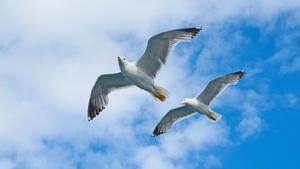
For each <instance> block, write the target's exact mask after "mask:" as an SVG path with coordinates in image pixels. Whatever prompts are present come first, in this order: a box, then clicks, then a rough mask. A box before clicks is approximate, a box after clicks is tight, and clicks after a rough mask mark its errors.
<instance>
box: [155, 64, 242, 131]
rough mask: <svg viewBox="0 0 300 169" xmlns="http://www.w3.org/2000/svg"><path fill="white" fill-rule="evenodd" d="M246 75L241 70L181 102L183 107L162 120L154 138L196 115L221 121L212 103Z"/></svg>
mask: <svg viewBox="0 0 300 169" xmlns="http://www.w3.org/2000/svg"><path fill="white" fill-rule="evenodd" d="M244 74H245V73H244V71H242V70H241V71H238V72H234V73H230V74H227V75H225V76H221V77H218V78H216V79H214V80H212V81H210V82H209V83H208V85H207V86H206V88H205V89H204V90H203V91H202V93H201V94H200V95H199V96H197V97H196V98H188V99H183V101H182V102H181V103H182V104H183V106H181V107H177V108H175V109H172V110H170V111H168V112H167V114H166V115H165V116H164V117H163V118H162V119H161V120H160V122H159V123H158V124H157V126H156V127H155V129H154V131H153V136H158V135H160V134H163V133H165V132H167V130H168V129H170V128H171V126H172V125H173V124H174V123H175V122H176V121H179V120H182V119H184V118H186V117H188V116H190V115H193V114H196V113H200V114H204V115H206V116H207V117H208V118H210V119H211V120H212V121H215V122H217V121H219V120H220V119H221V118H222V115H220V114H218V113H216V112H214V111H212V110H211V109H210V105H211V103H212V102H213V100H214V99H215V98H216V97H217V96H218V95H219V94H220V93H221V92H222V91H224V90H225V89H226V88H227V86H229V85H235V84H237V83H238V81H239V80H240V79H241V78H242V77H243V76H244Z"/></svg>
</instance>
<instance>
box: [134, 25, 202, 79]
mask: <svg viewBox="0 0 300 169" xmlns="http://www.w3.org/2000/svg"><path fill="white" fill-rule="evenodd" d="M201 29H202V28H185V29H176V30H172V31H168V32H163V33H160V34H157V35H154V36H153V37H151V38H150V39H149V40H148V45H147V48H146V51H145V53H144V55H143V56H142V57H141V59H140V60H138V61H137V63H136V65H137V66H138V67H139V68H140V69H142V70H143V71H144V72H145V73H147V74H148V75H149V76H151V77H152V78H154V77H155V76H156V74H157V72H158V71H159V69H160V67H161V66H162V65H163V64H165V63H166V59H167V56H168V54H169V53H170V51H171V49H172V48H173V47H174V46H175V45H176V44H177V42H180V41H184V40H191V39H192V38H193V37H194V36H196V35H197V34H198V32H199V31H200V30H201Z"/></svg>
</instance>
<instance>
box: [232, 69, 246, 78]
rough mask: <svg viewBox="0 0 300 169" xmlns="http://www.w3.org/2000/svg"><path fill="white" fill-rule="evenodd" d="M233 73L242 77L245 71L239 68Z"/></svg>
mask: <svg viewBox="0 0 300 169" xmlns="http://www.w3.org/2000/svg"><path fill="white" fill-rule="evenodd" d="M233 74H236V75H239V77H240V78H242V77H243V76H244V75H245V74H246V73H245V71H244V70H240V71H238V72H234V73H233Z"/></svg>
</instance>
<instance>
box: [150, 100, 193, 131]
mask: <svg viewBox="0 0 300 169" xmlns="http://www.w3.org/2000/svg"><path fill="white" fill-rule="evenodd" d="M193 113H195V112H194V111H193V110H191V109H189V108H188V107H186V106H182V107H178V108H175V109H172V110H170V111H168V113H167V114H166V115H165V116H164V117H163V118H162V119H161V120H160V122H159V123H158V124H157V126H156V127H155V129H154V131H153V135H154V136H158V135H160V134H163V133H165V132H167V130H168V129H170V128H171V127H172V125H173V124H174V123H175V122H176V121H178V120H182V119H183V118H184V117H186V116H188V115H191V114H193Z"/></svg>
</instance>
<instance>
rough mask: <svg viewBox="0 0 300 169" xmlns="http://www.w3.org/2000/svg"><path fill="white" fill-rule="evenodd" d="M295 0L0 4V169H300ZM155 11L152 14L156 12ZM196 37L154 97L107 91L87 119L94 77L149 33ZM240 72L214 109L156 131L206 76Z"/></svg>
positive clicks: (299, 5)
mask: <svg viewBox="0 0 300 169" xmlns="http://www.w3.org/2000/svg"><path fill="white" fill-rule="evenodd" d="M299 9H300V2H298V1H292V0H290V1H286V2H280V1H275V2H274V1H269V0H261V1H258V0H257V1H247V2H240V1H234V0H230V1H226V2H224V3H220V2H218V1H210V2H206V1H194V0H189V1H184V0H180V1H178V2H177V3H174V2H173V1H171V0H169V1H168V0H167V1H151V2H146V1H135V0H130V1H126V2H118V1H109V2H108V1H98V0H94V1H90V2H89V3H87V2H85V1H80V0H77V1H71V0H60V1H59V0H52V1H50V0H44V1H37V0H20V1H8V0H7V1H6V0H4V1H1V2H0V24H1V27H0V93H1V95H0V115H1V118H0V138H1V139H0V168H1V169H2V168H3V169H19V168H22V169H23V168H25V169H41V168H42V169H48V168H49V169H50V168H58V169H60V168H63V169H65V168H78V169H81V168H90V169H93V168H104V169H105V168H116V169H118V168H128V169H131V168H142V169H148V168H161V169H171V168H172V169H173V168H176V169H181V168H205V169H214V168H216V169H218V168H219V169H226V168H231V169H235V168H236V169H238V168H245V169H253V168H255V169H260V168H262V169H263V168H275V169H276V168H278V169H279V168H299V164H298V161H299V160H300V159H299V155H298V152H299V141H300V140H299V136H298V135H299V134H298V130H299V127H300V126H299V123H298V122H297V121H298V119H299V110H300V109H299V108H300V107H299V94H300V90H299V89H298V86H299V82H300V79H299V77H300V46H299V44H300V29H299V28H300V20H299V18H300V13H299V11H300V10H299ZM154 11H155V12H154ZM189 26H202V27H203V30H202V31H201V32H200V34H199V35H198V36H197V37H196V38H195V39H194V40H193V41H191V42H189V43H181V44H180V45H178V46H177V47H176V49H175V50H174V51H173V53H172V54H171V56H170V57H169V60H168V62H167V64H166V66H165V67H164V68H163V69H162V70H161V72H160V73H159V76H158V77H157V79H156V83H158V84H159V85H161V86H163V87H164V88H166V89H168V91H169V92H170V98H169V100H168V101H167V102H166V103H164V104H161V103H159V102H156V101H155V100H154V99H153V98H152V97H151V96H149V94H147V93H145V92H143V91H141V90H138V89H136V88H129V89H126V90H120V91H117V92H113V93H112V94H111V95H110V103H109V106H108V108H107V109H106V110H105V111H104V112H103V113H102V114H101V116H99V117H97V118H96V119H95V120H93V121H92V122H88V121H87V115H86V109H87V101H88V98H89V94H90V90H91V87H92V86H93V83H94V82H95V80H96V78H97V76H98V75H100V74H104V73H111V72H117V71H119V68H118V64H117V60H116V56H117V55H123V56H125V57H126V58H128V60H131V61H135V60H137V59H138V58H139V57H140V56H141V55H142V53H143V51H144V49H145V46H146V42H147V39H148V38H149V37H151V36H152V35H154V34H156V33H159V32H162V31H166V30H170V29H174V28H183V27H189ZM240 69H243V70H245V72H246V75H245V77H244V78H243V79H242V80H241V81H240V83H239V84H237V85H235V86H232V87H230V88H229V89H228V90H226V91H225V92H224V93H223V94H222V95H221V96H220V97H219V98H218V99H217V100H216V102H215V103H214V105H213V110H215V111H216V112H218V113H220V114H222V115H223V118H222V120H221V121H220V122H218V123H211V122H209V120H208V119H207V118H206V117H204V116H200V115H197V116H193V117H191V118H189V119H186V120H184V121H181V122H180V123H177V124H176V125H175V126H174V127H173V128H172V129H171V130H170V131H169V132H168V133H166V134H164V135H162V136H160V137H157V138H153V137H151V133H152V131H153V129H154V127H155V125H156V124H157V122H158V121H159V120H160V118H161V117H162V116H163V115H164V114H165V113H166V112H167V111H168V110H169V109H171V108H173V107H176V106H178V105H179V103H180V101H181V100H182V99H183V98H186V97H193V96H195V95H197V94H198V93H199V92H200V91H201V90H202V89H203V88H204V87H205V85H206V84H207V82H208V81H209V80H210V79H213V78H215V77H217V76H220V75H223V74H226V73H230V72H233V71H237V70H240Z"/></svg>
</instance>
